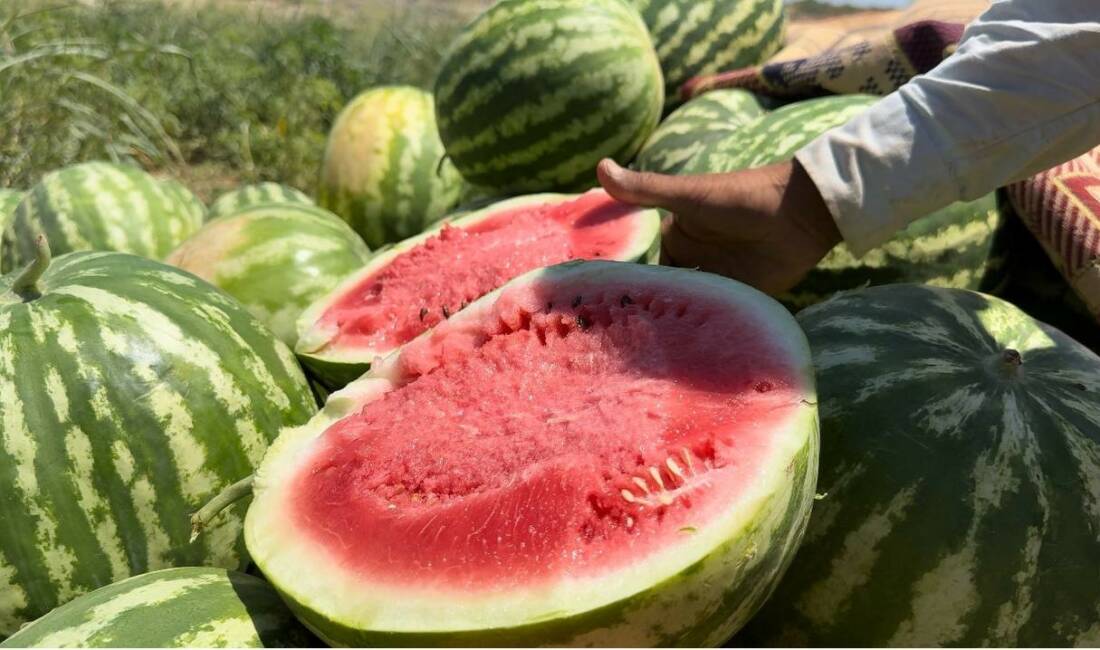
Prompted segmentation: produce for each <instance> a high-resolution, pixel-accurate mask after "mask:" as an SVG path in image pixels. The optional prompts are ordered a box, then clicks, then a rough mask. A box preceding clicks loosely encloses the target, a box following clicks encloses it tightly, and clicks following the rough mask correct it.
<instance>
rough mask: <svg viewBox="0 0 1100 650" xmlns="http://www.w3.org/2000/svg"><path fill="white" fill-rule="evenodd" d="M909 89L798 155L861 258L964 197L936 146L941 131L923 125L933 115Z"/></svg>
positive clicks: (798, 158) (843, 234)
mask: <svg viewBox="0 0 1100 650" xmlns="http://www.w3.org/2000/svg"><path fill="white" fill-rule="evenodd" d="M906 90H907V89H905V88H903V89H902V90H900V91H898V92H895V93H893V94H891V95H889V96H887V97H886V98H884V99H883V100H881V101H880V102H878V103H877V104H875V105H874V106H872V107H871V108H869V109H867V111H865V112H863V113H862V114H860V115H858V116H857V117H855V118H854V119H852V120H850V121H849V122H848V123H847V124H845V125H844V126H841V127H838V128H835V129H833V130H831V131H828V132H826V133H825V134H823V135H822V136H820V137H818V138H817V139H815V140H814V141H812V142H811V143H810V144H808V145H806V146H805V147H803V148H802V149H801V150H800V151H799V152H798V153H797V154H795V158H796V159H797V160H798V162H799V163H801V165H802V166H803V168H805V170H806V173H807V174H808V175H809V176H810V179H811V180H813V182H814V184H815V185H816V186H817V189H818V191H819V192H820V193H821V198H823V199H824V200H825V205H826V206H828V208H829V212H830V213H832V215H833V219H834V220H835V221H836V225H837V229H838V230H840V234H841V235H842V236H843V237H844V242H845V243H846V244H847V245H848V248H849V249H850V250H851V252H852V254H853V255H855V256H857V257H859V256H862V255H864V254H865V253H867V252H868V251H870V250H871V249H873V248H875V247H876V246H879V245H881V244H883V243H885V242H886V241H888V240H889V239H891V238H892V237H893V236H894V234H895V233H896V232H897V231H899V230H901V229H902V228H904V227H906V226H907V225H909V223H911V222H912V221H914V220H916V219H919V218H920V217H923V216H925V215H928V214H931V213H932V212H934V211H936V210H938V209H939V208H941V207H943V206H944V205H947V204H949V203H952V202H954V201H956V200H957V198H958V196H959V195H960V187H959V184H958V182H957V180H956V179H957V174H955V172H954V170H952V169H951V165H950V164H949V163H948V162H947V160H946V159H945V157H944V156H943V155H941V153H940V150H939V147H938V146H937V144H936V143H935V142H934V138H935V137H936V136H937V135H938V134H937V133H935V129H934V128H932V129H927V130H926V129H922V128H921V126H922V124H923V123H924V122H925V121H926V120H927V118H926V117H925V116H926V115H927V113H925V112H924V111H922V110H921V107H920V102H919V101H917V99H916V98H913V97H909V96H908V95H907V93H906V92H905V91H906ZM917 134H920V137H917Z"/></svg>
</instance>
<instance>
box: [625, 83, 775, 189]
mask: <svg viewBox="0 0 1100 650" xmlns="http://www.w3.org/2000/svg"><path fill="white" fill-rule="evenodd" d="M764 112H765V111H764V107H763V106H762V105H761V104H760V98H759V97H757V96H756V95H754V94H752V93H750V92H748V91H747V90H740V89H734V90H715V91H712V92H709V93H707V94H705V95H703V96H702V97H699V98H696V99H693V100H692V101H690V102H688V103H687V104H684V105H683V106H681V107H680V108H678V109H677V110H676V111H675V112H673V113H672V114H671V115H669V116H668V117H667V118H666V119H665V121H664V122H662V123H661V125H660V126H659V127H657V130H656V131H654V132H653V135H652V136H650V138H649V141H648V142H646V144H645V146H644V147H642V151H641V152H640V153H639V154H638V157H637V158H636V159H635V160H634V165H633V166H634V167H635V168H636V169H638V170H639V171H644V172H657V173H660V174H678V173H680V172H681V171H682V170H683V168H684V166H686V165H687V164H688V163H689V162H690V161H691V160H692V159H693V158H694V157H695V156H696V155H698V154H699V152H700V151H702V150H703V149H704V148H706V146H707V145H708V144H710V143H713V142H715V141H718V140H721V139H724V138H727V137H729V136H730V134H731V133H733V132H734V131H736V130H737V129H739V128H740V127H742V126H744V125H745V124H746V123H748V122H750V121H752V120H753V119H755V118H758V117H760V116H762V115H763V114H764Z"/></svg>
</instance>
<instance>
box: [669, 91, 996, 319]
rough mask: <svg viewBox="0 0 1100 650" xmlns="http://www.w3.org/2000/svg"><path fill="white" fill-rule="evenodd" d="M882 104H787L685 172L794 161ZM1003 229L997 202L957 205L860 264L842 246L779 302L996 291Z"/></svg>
mask: <svg viewBox="0 0 1100 650" xmlns="http://www.w3.org/2000/svg"><path fill="white" fill-rule="evenodd" d="M878 99H879V98H877V97H870V96H864V95H842V96H836V97H824V98H820V99H812V100H808V101H804V102H798V103H795V104H788V105H787V106H784V107H783V108H780V109H779V110H776V111H774V112H772V113H769V114H767V115H764V116H762V117H759V118H757V119H756V120H754V121H752V122H750V123H748V124H746V125H745V126H744V127H742V128H740V129H738V130H736V131H735V132H733V133H731V134H730V135H729V136H728V137H727V138H725V139H724V140H721V141H718V142H715V143H711V144H710V145H708V146H707V147H706V148H705V149H704V150H703V151H702V152H700V153H699V154H698V155H697V156H696V157H695V158H694V159H692V160H691V161H690V162H689V163H688V164H687V165H686V166H685V169H686V170H687V171H688V172H689V173H694V172H727V171H735V170H739V169H749V168H753V167H761V166H764V165H770V164H773V163H777V162H780V161H783V160H789V159H790V158H791V157H792V156H794V154H795V153H796V152H797V151H798V150H799V149H801V148H802V147H804V146H805V145H807V144H809V143H810V142H811V141H812V140H813V139H814V138H816V137H817V136H818V135H820V134H822V133H824V132H826V131H828V130H829V129H831V128H834V127H837V126H840V125H842V124H844V123H845V122H847V121H848V120H850V119H851V118H853V117H855V116H856V115H858V114H860V113H862V112H863V111H864V110H866V109H867V107H869V106H870V105H871V104H873V103H874V102H876V101H878ZM1003 222H1004V217H1003V215H1002V213H1001V210H1000V209H999V207H998V205H997V199H996V196H995V195H993V194H990V195H988V196H986V197H984V198H981V199H979V200H977V201H971V202H965V203H963V202H960V203H955V204H953V205H951V206H948V207H947V208H944V209H943V210H940V211H938V212H935V213H933V214H931V215H929V216H927V217H924V218H923V219H920V220H918V221H915V222H913V223H912V224H911V225H910V226H909V227H907V228H906V229H904V230H902V231H901V232H899V233H897V234H896V235H895V236H894V237H893V239H891V240H890V241H888V242H887V243H885V244H883V245H882V246H880V247H878V248H876V249H874V250H872V251H870V252H868V253H867V254H866V255H864V256H863V257H861V258H858V259H857V258H856V257H855V256H853V255H852V253H851V252H850V251H849V250H848V248H847V246H845V245H843V244H841V245H840V246H837V247H836V248H835V249H833V251H832V252H831V253H829V255H827V256H826V257H825V259H824V260H822V261H821V263H820V264H819V265H818V266H817V268H816V269H814V270H813V271H811V272H810V274H809V275H808V276H807V277H806V279H805V281H804V282H802V283H801V284H800V285H798V286H797V287H795V288H794V289H793V290H792V291H790V292H788V293H787V294H784V295H782V296H780V299H781V300H782V301H783V302H784V303H785V304H787V305H788V306H789V307H791V308H793V309H800V308H802V307H806V306H808V305H812V304H815V303H817V302H820V301H821V300H824V299H825V298H828V297H829V296H831V295H832V294H833V293H835V292H837V291H842V290H845V289H855V288H858V287H861V286H867V285H869V284H870V285H878V284H890V283H902V282H919V283H924V284H931V285H935V286H943V287H955V288H962V289H979V290H992V289H993V288H995V287H996V286H997V285H998V284H999V283H1000V281H1001V280H1002V278H1003V275H1004V260H1003V259H1002V255H1000V254H999V252H998V249H997V248H996V247H995V245H994V240H995V235H996V233H997V232H998V230H999V229H1000V228H1001V226H1002V224H1003Z"/></svg>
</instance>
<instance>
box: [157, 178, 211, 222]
mask: <svg viewBox="0 0 1100 650" xmlns="http://www.w3.org/2000/svg"><path fill="white" fill-rule="evenodd" d="M160 182H161V185H163V186H164V189H165V190H167V191H168V192H169V193H170V194H173V195H175V197H176V200H177V201H179V202H180V203H182V204H184V205H186V206H188V208H189V210H190V215H191V219H193V220H197V221H199V222H200V223H201V222H203V221H205V220H206V212H207V211H206V204H205V203H203V202H202V199H200V198H199V197H197V196H195V193H194V192H192V191H191V190H190V189H189V188H188V187H187V186H186V185H184V184H183V183H181V182H179V181H177V180H176V179H174V178H165V179H161V181H160Z"/></svg>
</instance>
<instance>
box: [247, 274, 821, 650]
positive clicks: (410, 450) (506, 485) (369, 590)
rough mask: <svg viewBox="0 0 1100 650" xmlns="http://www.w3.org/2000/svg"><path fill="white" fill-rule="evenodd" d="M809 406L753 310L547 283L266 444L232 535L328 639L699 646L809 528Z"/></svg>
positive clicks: (575, 278)
mask: <svg viewBox="0 0 1100 650" xmlns="http://www.w3.org/2000/svg"><path fill="white" fill-rule="evenodd" d="M730 332H737V341H738V343H737V345H730V344H729V340H730V339H729V338H728V337H729V333H730ZM816 411H817V406H816V397H815V394H814V389H813V370H812V366H811V364H810V352H809V348H808V347H807V346H806V343H805V340H804V337H803V334H802V333H801V331H800V330H799V329H798V327H797V325H796V323H795V321H794V319H793V318H792V317H791V316H790V315H789V314H788V313H787V312H786V310H784V309H783V308H782V307H781V306H780V305H779V304H778V303H776V302H775V301H773V300H771V299H769V298H767V297H766V296H764V295H763V294H761V293H759V292H757V291H755V290H753V289H750V288H748V287H746V286H745V285H741V284H739V283H736V282H733V281H731V280H727V279H725V278H720V277H718V276H713V275H708V274H705V273H697V272H693V271H686V270H682V269H671V268H667V267H660V266H651V265H643V264H630V263H624V262H573V263H569V264H563V265H559V266H555V267H551V268H548V269H540V270H537V271H534V272H532V273H530V274H527V275H525V276H522V277H520V278H518V279H516V280H514V281H512V282H510V283H508V284H507V285H505V286H504V287H503V288H502V289H500V290H498V291H494V292H492V293H491V294H489V295H487V296H485V297H484V298H482V299H480V300H478V301H476V302H474V303H473V304H471V305H470V306H469V307H467V308H466V309H465V310H463V311H461V312H459V313H457V314H455V315H454V316H452V318H451V319H450V320H448V321H445V322H443V323H441V324H440V325H437V326H436V327H435V328H434V329H433V330H431V331H430V332H428V333H426V334H424V335H423V336H421V337H419V338H417V339H415V340H413V341H412V342H411V343H409V344H407V345H405V346H404V347H402V348H401V349H400V350H399V351H398V352H396V353H395V354H393V355H391V356H390V357H388V359H387V360H385V361H384V362H383V363H380V364H376V365H375V366H374V367H372V369H371V372H370V374H368V375H367V376H366V377H364V378H363V379H361V380H359V381H357V382H355V383H353V384H351V385H350V386H349V387H348V388H346V389H345V390H344V391H342V392H340V393H336V394H335V395H333V397H332V398H331V399H330V402H329V404H328V405H327V406H326V408H325V410H324V411H323V412H322V414H321V415H319V416H318V417H317V418H316V419H315V420H314V421H313V422H311V423H310V424H308V425H306V426H304V427H299V428H297V429H292V430H288V431H287V432H285V433H284V434H283V435H281V436H280V437H279V439H278V441H277V442H276V443H275V445H274V446H273V447H272V449H271V451H270V453H269V454H268V456H267V457H266V458H265V460H264V464H263V466H262V467H261V469H260V470H259V472H258V473H257V475H256V481H255V494H254V499H253V502H252V505H251V506H250V508H249V511H248V515H247V519H246V523H245V539H246V541H247V544H248V550H249V553H250V554H251V556H252V558H253V560H254V561H255V562H256V565H257V567H258V568H259V569H260V570H261V571H262V572H263V574H264V575H265V576H267V577H268V578H269V579H270V580H271V581H272V584H273V585H274V586H275V587H276V588H277V589H278V590H279V591H280V592H281V593H282V594H283V596H284V597H285V598H286V599H287V602H288V603H289V604H290V606H291V608H292V609H294V610H295V613H296V614H297V615H298V616H299V618H300V619H301V620H303V621H304V622H305V623H306V624H307V625H308V626H309V627H310V628H311V629H313V630H314V631H315V632H317V633H318V635H319V636H320V637H321V638H322V639H323V640H325V641H326V642H328V643H331V644H335V645H350V646H366V647H378V646H405V645H411V646H442V647H454V646H520V647H526V646H545V645H561V646H575V647H584V646H591V647H607V646H611V647H615V646H626V647H650V646H698V645H704V646H706V645H716V644H720V643H722V642H723V641H725V640H726V639H727V638H728V637H729V635H731V634H732V633H733V632H734V631H736V630H737V629H738V628H739V627H740V626H741V625H742V624H743V623H744V622H745V621H746V620H747V619H748V618H749V617H750V616H751V615H752V614H753V613H754V611H755V610H756V609H757V608H758V607H759V605H760V603H761V602H762V601H763V600H764V599H765V598H766V597H767V595H768V594H769V593H770V591H771V590H772V588H773V586H774V585H775V583H776V582H777V580H778V578H779V576H780V575H781V574H782V572H783V570H784V568H785V567H786V565H787V563H788V561H789V559H790V557H791V555H792V554H793V553H794V550H795V548H796V546H797V544H798V541H799V538H800V537H801V535H802V531H803V528H804V525H805V522H806V520H807V519H808V515H809V508H810V504H811V502H812V498H813V487H814V482H815V477H816V464H817V444H818V440H817V414H816Z"/></svg>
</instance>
